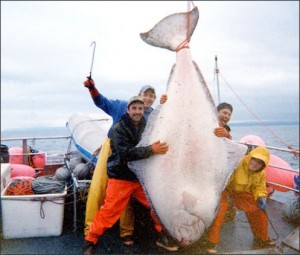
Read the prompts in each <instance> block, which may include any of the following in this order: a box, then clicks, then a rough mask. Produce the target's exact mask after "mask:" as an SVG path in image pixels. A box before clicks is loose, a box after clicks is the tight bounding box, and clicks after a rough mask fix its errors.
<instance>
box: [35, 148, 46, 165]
mask: <svg viewBox="0 0 300 255" xmlns="http://www.w3.org/2000/svg"><path fill="white" fill-rule="evenodd" d="M32 161H33V164H34V165H35V166H36V167H37V168H43V167H44V166H45V165H46V154H45V152H43V151H39V152H38V154H36V155H34V156H33V157H32Z"/></svg>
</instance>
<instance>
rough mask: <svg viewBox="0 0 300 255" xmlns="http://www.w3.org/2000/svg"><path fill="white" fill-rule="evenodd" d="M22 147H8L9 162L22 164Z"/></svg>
mask: <svg viewBox="0 0 300 255" xmlns="http://www.w3.org/2000/svg"><path fill="white" fill-rule="evenodd" d="M22 154H23V149H22V148H18V147H11V148H9V163H11V164H23V155H22Z"/></svg>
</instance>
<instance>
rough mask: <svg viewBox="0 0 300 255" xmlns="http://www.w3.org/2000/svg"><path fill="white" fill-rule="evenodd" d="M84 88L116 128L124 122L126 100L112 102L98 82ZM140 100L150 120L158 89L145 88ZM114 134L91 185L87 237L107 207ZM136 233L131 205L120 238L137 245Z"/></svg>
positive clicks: (103, 153) (105, 145)
mask: <svg viewBox="0 0 300 255" xmlns="http://www.w3.org/2000/svg"><path fill="white" fill-rule="evenodd" d="M83 84H84V86H85V87H86V88H88V90H89V92H90V95H91V97H92V99H93V101H94V104H95V105H96V106H97V107H99V108H100V109H102V110H103V111H104V112H105V113H107V114H108V115H110V116H111V117H112V119H113V125H114V124H115V123H117V121H118V120H119V119H120V118H121V116H122V115H123V114H125V113H126V111H127V101H125V100H119V99H116V100H112V99H108V98H106V97H105V96H103V95H102V94H100V93H99V91H98V90H97V88H96V86H95V82H94V81H93V80H92V79H87V80H86V81H85V82H84V83H83ZM139 96H140V97H141V98H142V100H143V102H144V117H145V119H146V120H147V119H148V117H149V115H150V113H151V112H152V111H153V108H152V104H153V103H154V101H155V99H156V94H155V89H154V88H153V87H152V86H150V85H145V86H143V87H142V88H141V90H140V93H139ZM165 101H166V96H165V95H163V96H162V97H161V99H160V103H164V102H165ZM109 137H110V130H109V133H108V138H107V139H106V141H105V142H104V143H103V144H102V148H101V151H100V154H99V156H98V162H97V165H96V168H95V171H94V174H93V179H92V182H91V185H90V189H89V194H88V199H87V203H86V217H85V230H84V232H85V234H87V233H88V231H89V227H90V225H91V222H92V220H93V218H94V216H95V214H96V212H97V211H98V209H99V208H100V206H101V205H102V204H103V203H104V198H105V193H106V186H107V181H108V176H107V159H108V156H109V155H110V153H111V148H110V138H109ZM133 231H134V214H133V210H132V207H131V205H130V203H129V204H128V206H127V207H126V209H125V210H124V212H123V214H122V216H121V218H120V237H121V239H122V241H123V243H124V245H127V246H129V245H133V244H134V238H133Z"/></svg>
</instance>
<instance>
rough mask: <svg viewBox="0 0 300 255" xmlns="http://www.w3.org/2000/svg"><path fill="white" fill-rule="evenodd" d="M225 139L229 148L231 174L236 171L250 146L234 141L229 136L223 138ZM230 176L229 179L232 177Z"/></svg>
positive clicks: (228, 156)
mask: <svg viewBox="0 0 300 255" xmlns="http://www.w3.org/2000/svg"><path fill="white" fill-rule="evenodd" d="M222 139H224V141H225V145H226V149H227V159H228V169H229V173H230V175H231V174H232V173H233V172H234V170H235V168H236V167H237V166H238V164H239V163H240V161H241V160H242V158H243V157H244V156H245V155H246V153H247V150H248V147H247V146H246V145H245V144H240V143H237V142H234V141H231V140H229V139H227V138H222ZM230 175H229V176H228V178H227V180H226V183H227V181H228V179H229V178H230Z"/></svg>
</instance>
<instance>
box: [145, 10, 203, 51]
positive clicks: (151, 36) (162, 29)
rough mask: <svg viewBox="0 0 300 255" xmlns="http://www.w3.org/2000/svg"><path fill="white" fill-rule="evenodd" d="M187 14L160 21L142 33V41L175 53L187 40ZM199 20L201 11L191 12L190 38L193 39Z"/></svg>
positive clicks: (175, 15)
mask: <svg viewBox="0 0 300 255" xmlns="http://www.w3.org/2000/svg"><path fill="white" fill-rule="evenodd" d="M187 17H188V15H187V12H181V13H175V14H171V15H169V16H167V17H165V18H164V19H162V20H161V21H159V22H158V23H157V24H156V25H155V26H154V27H153V28H152V29H151V30H149V31H148V32H145V33H140V36H141V38H142V40H143V41H144V42H146V43H148V44H150V45H152V46H155V47H160V48H165V49H168V50H171V51H175V50H176V48H177V47H178V46H179V45H180V44H181V43H182V42H183V41H184V40H186V39H187V38H186V37H187V27H188V26H187ZM198 19H199V10H198V8H197V7H195V8H194V9H193V10H192V11H191V12H190V25H189V29H190V30H189V38H191V36H192V34H193V32H194V30H195V28H196V26H197V23H198Z"/></svg>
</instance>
